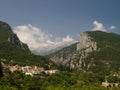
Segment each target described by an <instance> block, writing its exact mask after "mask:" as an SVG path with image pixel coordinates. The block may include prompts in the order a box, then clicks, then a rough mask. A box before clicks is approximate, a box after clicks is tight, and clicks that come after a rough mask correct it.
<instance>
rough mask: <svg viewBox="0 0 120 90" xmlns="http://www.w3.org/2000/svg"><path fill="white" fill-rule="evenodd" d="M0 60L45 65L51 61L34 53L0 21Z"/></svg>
mask: <svg viewBox="0 0 120 90" xmlns="http://www.w3.org/2000/svg"><path fill="white" fill-rule="evenodd" d="M0 60H2V62H4V63H5V64H9V65H16V64H19V65H37V66H43V67H47V66H46V65H45V64H49V63H52V62H51V61H50V60H49V59H47V58H45V57H44V56H39V55H34V54H32V53H31V51H30V50H29V48H28V46H27V44H24V43H22V42H21V41H20V40H19V38H18V37H17V35H16V34H15V33H13V31H12V29H11V27H10V26H9V25H8V24H7V23H5V22H2V21H0Z"/></svg>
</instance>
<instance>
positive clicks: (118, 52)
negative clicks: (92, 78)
mask: <svg viewBox="0 0 120 90" xmlns="http://www.w3.org/2000/svg"><path fill="white" fill-rule="evenodd" d="M73 47H75V48H76V50H73V51H71V46H69V47H66V48H67V49H61V50H60V51H58V52H56V53H53V54H51V55H50V57H51V60H52V61H54V62H56V63H59V64H63V65H64V66H67V67H69V69H71V70H72V69H77V70H80V71H82V72H90V71H91V72H94V73H118V74H120V72H119V70H120V35H118V34H114V33H107V32H101V31H87V32H84V33H82V34H81V36H80V39H79V42H78V43H77V44H73ZM65 53H67V54H65Z"/></svg>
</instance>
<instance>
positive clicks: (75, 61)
mask: <svg viewBox="0 0 120 90" xmlns="http://www.w3.org/2000/svg"><path fill="white" fill-rule="evenodd" d="M97 50H98V49H97V43H96V42H95V41H93V40H92V37H90V36H89V34H88V33H86V32H85V33H82V34H81V36H80V39H79V42H78V44H77V50H76V52H75V53H74V54H73V55H72V56H71V58H70V61H68V62H69V63H70V68H71V69H73V68H78V69H79V70H81V71H84V72H86V71H87V70H89V67H90V66H91V65H92V61H89V60H88V59H87V57H89V54H90V53H91V52H93V51H97Z"/></svg>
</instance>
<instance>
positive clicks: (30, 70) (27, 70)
mask: <svg viewBox="0 0 120 90" xmlns="http://www.w3.org/2000/svg"><path fill="white" fill-rule="evenodd" d="M9 70H10V71H11V72H14V71H16V70H19V71H22V72H23V73H24V74H25V75H30V76H34V75H38V74H41V73H44V74H45V75H51V74H58V73H59V70H56V69H54V70H53V69H50V70H45V69H44V68H43V67H38V66H19V65H15V66H9Z"/></svg>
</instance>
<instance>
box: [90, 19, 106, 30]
mask: <svg viewBox="0 0 120 90" xmlns="http://www.w3.org/2000/svg"><path fill="white" fill-rule="evenodd" d="M93 25H94V28H93V29H92V30H93V31H98V30H99V31H107V30H106V29H105V28H104V26H103V24H102V23H100V22H98V21H94V22H93Z"/></svg>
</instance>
